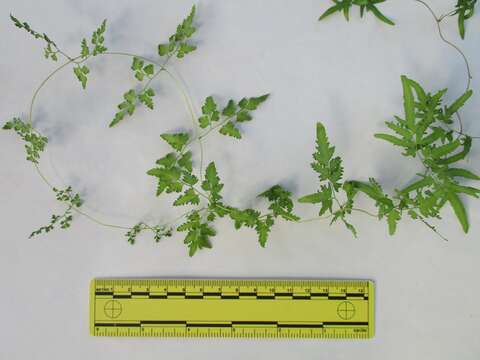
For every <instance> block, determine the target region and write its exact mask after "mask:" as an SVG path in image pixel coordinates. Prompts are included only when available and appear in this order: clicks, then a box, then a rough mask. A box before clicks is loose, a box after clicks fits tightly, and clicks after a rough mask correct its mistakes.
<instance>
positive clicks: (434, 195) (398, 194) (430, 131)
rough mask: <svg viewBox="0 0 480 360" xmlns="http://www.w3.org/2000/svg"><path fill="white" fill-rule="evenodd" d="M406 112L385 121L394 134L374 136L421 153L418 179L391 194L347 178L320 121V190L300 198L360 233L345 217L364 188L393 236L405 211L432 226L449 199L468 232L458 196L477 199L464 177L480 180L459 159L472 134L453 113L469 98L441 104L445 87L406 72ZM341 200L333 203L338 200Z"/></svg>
mask: <svg viewBox="0 0 480 360" xmlns="http://www.w3.org/2000/svg"><path fill="white" fill-rule="evenodd" d="M401 80H402V87H403V99H404V110H405V115H404V116H403V117H399V116H395V120H394V121H387V122H386V125H387V127H388V128H389V129H390V130H392V131H393V134H384V133H380V134H375V137H376V138H379V139H382V140H385V141H387V142H389V143H391V144H393V145H394V146H398V147H401V148H402V149H403V150H404V151H403V153H402V155H404V156H406V157H414V158H419V159H420V160H421V162H422V164H423V166H424V169H425V170H424V172H423V173H420V174H417V175H418V177H419V178H418V179H417V180H415V181H414V182H412V183H411V184H409V185H408V186H406V187H404V188H403V189H398V190H396V191H395V194H394V195H393V196H390V195H388V194H386V193H385V192H384V191H383V189H382V187H381V185H380V184H379V183H378V182H377V181H376V180H375V179H374V178H370V179H369V181H368V182H362V181H356V180H350V181H343V182H342V177H343V167H342V160H341V158H340V157H338V156H334V152H335V148H334V147H333V146H331V145H330V143H329V141H328V138H327V135H326V132H325V128H324V126H323V125H322V124H317V151H316V153H315V154H314V155H313V157H314V159H315V162H313V163H312V168H313V169H314V171H316V172H317V173H318V174H319V179H320V183H321V185H320V189H319V190H318V191H317V192H315V193H313V194H309V195H306V196H304V197H301V198H300V199H299V202H301V203H311V204H319V205H320V212H319V215H320V216H322V215H323V214H325V213H327V212H328V213H329V214H330V215H331V223H333V222H335V221H337V220H341V221H342V222H343V223H344V224H345V226H346V227H347V228H348V229H350V230H351V231H352V232H353V234H354V235H355V236H356V230H355V228H354V227H353V226H352V225H351V224H350V223H349V222H348V221H347V220H346V218H347V216H348V215H350V214H351V213H352V211H353V210H355V208H354V201H355V198H356V195H357V194H358V193H363V194H365V195H366V196H367V197H369V198H371V199H372V200H374V201H375V206H376V208H377V217H378V219H380V220H381V219H384V218H385V219H386V221H387V223H388V229H389V233H390V235H393V234H394V233H395V231H396V228H397V223H398V221H399V220H401V218H402V216H404V215H405V214H408V216H410V217H411V218H412V219H415V220H417V219H418V220H420V221H422V222H424V223H425V224H427V225H428V226H429V227H430V228H432V229H433V230H435V228H434V227H433V226H432V225H430V224H429V223H428V222H427V219H430V218H440V211H441V209H442V208H443V206H444V205H445V204H447V203H448V204H450V205H451V207H452V208H453V211H454V213H455V215H456V216H457V218H458V221H459V222H460V224H461V226H462V229H463V230H464V231H465V232H468V229H469V223H468V218H467V212H466V210H465V207H464V205H463V202H462V200H461V197H460V195H461V194H466V195H469V196H473V197H475V198H478V195H479V194H480V189H477V188H474V187H471V186H466V185H465V184H462V183H461V182H460V180H461V179H468V180H480V177H478V176H477V175H475V174H474V173H473V172H471V171H470V170H468V169H463V168H460V167H457V166H458V165H456V164H457V163H458V162H460V161H462V160H463V159H465V157H466V156H467V155H468V153H469V151H470V148H471V143H472V139H471V138H470V137H469V136H467V135H465V134H463V133H456V132H455V131H454V130H452V129H451V127H450V126H451V125H452V124H453V122H454V121H453V119H452V117H453V116H454V115H455V114H457V112H458V111H459V110H460V109H461V108H462V106H463V105H464V104H465V103H466V101H467V100H468V99H469V98H470V97H471V95H472V91H471V90H467V91H466V92H465V93H464V94H463V95H461V96H460V97H459V98H458V99H457V100H455V101H454V102H453V103H452V104H450V105H442V98H443V96H444V95H445V93H446V92H447V89H443V90H440V91H438V92H436V93H434V94H431V93H427V92H426V91H425V90H424V89H423V88H422V87H421V86H420V84H418V83H417V82H416V81H414V80H412V79H409V78H407V77H406V76H402V78H401ZM339 192H343V195H344V198H345V199H346V201H345V202H343V203H342V202H340V201H339V200H338V199H339V196H338V193H339ZM335 204H336V205H337V206H336V207H334V205H335Z"/></svg>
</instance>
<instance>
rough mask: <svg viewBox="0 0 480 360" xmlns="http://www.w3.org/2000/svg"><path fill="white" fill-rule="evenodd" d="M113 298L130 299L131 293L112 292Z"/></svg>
mask: <svg viewBox="0 0 480 360" xmlns="http://www.w3.org/2000/svg"><path fill="white" fill-rule="evenodd" d="M113 298H114V299H131V298H132V295H131V294H113Z"/></svg>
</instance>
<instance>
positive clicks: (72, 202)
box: [30, 186, 83, 238]
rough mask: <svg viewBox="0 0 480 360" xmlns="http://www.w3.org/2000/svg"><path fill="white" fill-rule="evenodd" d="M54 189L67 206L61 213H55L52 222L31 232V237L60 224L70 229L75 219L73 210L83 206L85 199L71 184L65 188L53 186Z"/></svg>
mask: <svg viewBox="0 0 480 360" xmlns="http://www.w3.org/2000/svg"><path fill="white" fill-rule="evenodd" d="M52 190H53V191H54V192H55V196H56V198H57V201H59V202H61V203H64V204H66V205H67V208H66V209H65V211H64V212H63V214H61V215H56V214H53V215H52V217H51V219H50V223H49V224H48V225H45V226H42V227H40V228H39V229H37V230H35V231H33V232H32V233H31V234H30V238H32V237H34V236H37V235H40V234H42V233H48V232H50V231H52V230H53V229H55V227H57V226H59V227H60V229H64V230H65V229H68V228H69V227H70V225H71V223H72V220H73V213H72V211H73V210H75V209H76V208H79V207H80V206H82V203H83V201H82V199H81V198H80V195H79V194H75V193H74V192H73V190H72V187H71V186H68V187H67V188H65V189H63V190H59V189H57V188H53V189H52Z"/></svg>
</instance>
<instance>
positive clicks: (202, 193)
mask: <svg viewBox="0 0 480 360" xmlns="http://www.w3.org/2000/svg"><path fill="white" fill-rule="evenodd" d="M267 98H268V95H262V96H258V97H250V98H243V99H241V100H240V101H239V102H236V101H234V100H229V101H228V103H227V105H226V106H225V107H224V108H223V110H222V111H219V110H218V108H217V104H216V102H215V100H214V99H213V97H212V96H209V97H207V98H206V99H205V102H204V105H203V107H202V115H201V116H200V117H199V119H198V124H199V127H200V128H202V129H206V130H205V132H204V133H203V134H200V135H198V138H202V137H205V136H206V134H207V133H209V132H210V131H212V130H213V129H215V128H220V130H219V133H220V134H222V135H229V134H228V133H225V132H224V131H222V128H224V126H225V125H226V124H228V123H230V124H232V126H234V128H235V129H236V136H234V137H235V138H238V139H239V138H241V133H240V130H239V129H238V128H237V127H235V125H234V123H236V122H243V121H251V120H252V119H253V115H252V111H254V110H256V109H257V108H258V106H259V105H260V104H261V103H263V102H264V101H265V100H266V99H267ZM247 118H248V120H245V119H247ZM160 137H161V138H162V139H163V140H164V141H165V142H167V143H168V144H169V145H170V146H171V148H172V150H173V151H172V152H169V153H167V154H166V155H164V156H163V157H162V158H160V159H158V160H157V161H156V166H155V167H154V168H152V169H150V170H148V171H147V174H148V175H150V176H153V177H154V178H156V181H157V191H156V194H157V196H160V195H161V194H163V193H167V194H170V193H180V195H178V197H177V198H176V199H175V200H174V202H173V206H194V207H195V208H194V209H193V210H190V211H189V212H188V215H187V221H186V222H185V223H183V224H181V225H180V226H178V227H177V228H176V230H177V231H178V232H186V236H185V239H184V243H185V244H186V245H187V246H188V248H189V254H190V255H191V256H192V255H193V254H195V253H196V252H197V251H198V250H200V249H203V248H210V247H211V242H210V239H211V238H212V237H213V236H215V235H216V231H215V229H214V228H213V224H212V223H213V221H214V220H215V219H217V218H223V217H225V216H229V217H230V218H231V219H232V220H233V222H234V227H235V229H240V228H241V227H243V226H245V227H247V228H252V229H254V230H255V232H256V233H257V235H258V240H259V243H260V245H261V246H265V244H266V241H267V238H268V234H269V232H270V230H271V227H272V226H273V224H274V220H275V219H276V218H278V217H281V218H283V219H285V220H288V221H298V220H299V217H297V216H296V215H294V214H293V213H292V209H293V201H292V199H291V193H290V192H288V191H287V190H285V189H283V188H282V187H281V186H280V185H275V186H273V187H271V188H270V189H268V190H267V191H265V192H263V193H261V194H260V195H259V197H260V198H265V199H267V200H268V201H269V202H270V206H269V208H268V210H270V211H269V212H267V213H265V214H262V213H260V212H259V211H257V210H254V209H250V208H249V209H239V208H236V207H233V206H230V205H228V204H225V202H224V200H223V196H222V194H221V191H222V190H223V187H224V184H223V183H222V182H221V179H220V177H219V175H218V171H217V167H216V165H215V163H214V162H211V163H209V164H208V166H207V167H206V169H205V174H204V180H203V181H202V182H201V183H200V184H199V182H200V181H199V179H198V177H197V176H196V175H194V173H193V169H194V167H193V161H192V152H191V151H190V150H188V147H189V145H191V144H192V143H193V142H194V141H195V139H193V138H192V137H191V136H190V135H189V134H188V133H185V132H181V133H173V134H169V133H165V134H162V135H160ZM198 185H199V186H198Z"/></svg>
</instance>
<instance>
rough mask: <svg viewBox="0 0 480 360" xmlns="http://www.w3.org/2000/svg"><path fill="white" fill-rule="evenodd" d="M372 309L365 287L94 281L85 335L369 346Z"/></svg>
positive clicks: (361, 283)
mask: <svg viewBox="0 0 480 360" xmlns="http://www.w3.org/2000/svg"><path fill="white" fill-rule="evenodd" d="M374 306H375V286H374V283H373V282H372V281H369V280H328V279H326V280H301V279H299V280H295V279H289V280H278V279H273V280H271V279H265V280H263V279H258V280H253V279H245V280H241V279H215V280H213V279H135V278H132V279H94V280H92V282H91V285H90V333H91V335H93V336H114V337H119V336H121V337H124V336H126V337H200V338H324V339H368V338H372V337H373V336H374V310H375V308H374Z"/></svg>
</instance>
